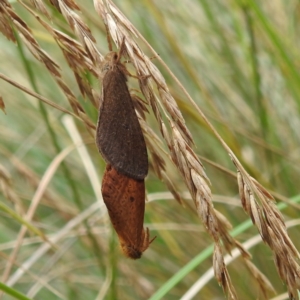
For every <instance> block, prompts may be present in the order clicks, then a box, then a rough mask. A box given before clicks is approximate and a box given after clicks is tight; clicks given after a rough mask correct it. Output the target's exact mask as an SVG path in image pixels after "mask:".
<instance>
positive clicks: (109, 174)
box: [102, 165, 145, 250]
mask: <svg viewBox="0 0 300 300" xmlns="http://www.w3.org/2000/svg"><path fill="white" fill-rule="evenodd" d="M102 195H103V200H104V203H105V205H106V207H107V209H108V213H109V216H110V219H111V222H112V224H113V226H114V228H115V230H116V232H117V234H118V237H119V239H120V243H121V244H124V245H126V246H130V247H131V248H133V249H136V250H141V249H142V248H143V247H142V246H143V242H144V240H143V237H144V235H143V225H144V224H143V223H144V214H145V182H144V180H135V179H132V178H129V177H127V176H125V175H123V174H120V173H118V172H117V171H116V170H115V169H114V168H113V167H111V166H109V165H108V166H107V167H106V171H105V174H104V176H103V181H102Z"/></svg>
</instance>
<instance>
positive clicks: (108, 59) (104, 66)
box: [100, 52, 119, 78]
mask: <svg viewBox="0 0 300 300" xmlns="http://www.w3.org/2000/svg"><path fill="white" fill-rule="evenodd" d="M118 62H119V55H118V53H116V52H109V53H108V54H106V55H105V56H104V59H103V61H102V63H101V65H100V76H101V78H103V77H104V76H105V74H106V73H107V71H109V70H111V69H113V68H114V67H115V66H116V65H117V64H118Z"/></svg>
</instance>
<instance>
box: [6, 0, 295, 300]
mask: <svg viewBox="0 0 300 300" xmlns="http://www.w3.org/2000/svg"><path fill="white" fill-rule="evenodd" d="M10 2H11V4H12V6H13V7H14V9H15V11H16V12H17V13H18V14H19V16H20V17H21V18H22V19H23V20H24V21H25V22H26V23H27V25H28V26H29V27H30V28H31V29H32V31H33V34H34V36H35V38H36V39H37V40H38V41H39V43H40V45H41V47H42V48H43V49H44V50H45V51H46V52H47V53H48V54H49V55H50V56H51V57H52V58H53V59H54V60H55V61H56V62H57V63H58V65H59V66H60V68H61V70H62V73H63V76H64V78H63V79H64V81H65V82H66V83H67V85H68V86H69V87H70V88H71V89H72V91H73V92H74V93H75V95H76V96H77V97H78V99H79V101H80V102H81V104H82V105H83V106H84V108H85V110H86V112H87V114H88V115H89V117H90V118H91V119H92V120H93V121H94V122H96V119H97V110H96V109H95V107H93V106H92V105H91V103H90V102H89V101H85V100H84V99H83V98H82V97H81V95H80V91H79V89H78V87H77V84H76V80H75V78H74V77H73V74H72V72H71V70H70V69H69V67H68V65H67V63H66V61H65V60H64V57H63V55H62V53H61V52H60V50H59V48H58V47H57V45H56V44H55V42H54V41H53V39H52V38H51V37H50V36H49V35H48V33H47V32H46V31H45V30H44V29H43V28H42V27H41V26H40V24H39V23H38V22H37V21H36V20H35V19H34V18H33V17H32V16H31V15H30V14H29V13H28V12H27V11H26V10H25V9H24V7H22V6H21V5H20V4H19V2H17V1H10ZM24 2H25V3H27V4H28V5H30V3H31V2H30V1H24ZM114 2H115V3H116V5H117V6H118V7H119V8H120V10H121V11H122V12H123V13H124V15H125V16H126V17H127V18H128V19H129V20H130V21H131V22H132V23H133V25H134V26H135V27H136V28H137V29H138V30H139V31H140V32H141V33H142V35H143V36H144V37H145V38H146V39H147V41H148V42H149V44H151V45H152V47H153V48H154V49H155V50H156V51H157V52H158V53H159V55H160V56H161V58H162V59H163V60H164V61H165V62H166V63H167V65H168V66H169V67H170V69H171V70H172V71H173V72H174V73H175V75H176V76H177V77H178V78H179V80H180V81H181V83H182V84H183V85H184V86H185V88H186V89H187V90H188V92H189V93H190V94H191V96H192V97H193V99H194V100H195V101H196V102H197V104H198V105H199V107H201V109H202V110H203V112H204V113H205V114H206V116H207V117H208V118H209V120H210V121H211V122H212V123H213V125H214V126H215V128H216V129H217V131H218V132H219V134H220V135H221V136H222V138H223V139H224V140H225V141H226V143H227V144H228V145H229V146H230V147H231V149H232V150H233V151H234V153H235V154H236V156H237V157H238V159H239V160H240V161H241V162H242V164H243V166H244V167H245V168H246V169H247V171H248V172H249V173H250V174H251V176H253V177H254V178H256V179H257V180H258V181H259V182H260V183H261V184H263V185H264V186H265V187H266V188H268V189H269V190H271V191H273V192H274V193H275V196H276V199H277V200H278V202H282V201H283V202H286V203H287V205H282V213H283V214H284V217H285V220H286V221H295V222H294V223H291V224H292V225H291V227H290V228H289V234H290V236H291V238H292V240H293V241H294V243H295V245H296V247H297V248H298V249H299V248H300V244H299V231H298V224H299V206H298V205H297V201H299V198H300V197H299V186H300V184H299V178H300V130H299V129H300V118H299V111H300V110H299V108H300V76H299V38H298V37H299V32H300V23H299V14H300V3H299V1H297V0H290V1H285V0H273V1H258V0H256V1H255V0H243V1H242V0H215V1H209V0H198V1H197V0H184V1H176V0H174V1H156V0H147V1H137V0H135V1H133V0H118V1H117V0H116V1H114ZM77 3H78V5H79V6H80V8H81V17H82V19H83V20H85V22H86V24H87V25H88V26H89V27H90V29H91V31H92V33H93V35H94V37H95V38H96V40H97V44H98V47H99V48H98V49H99V51H100V52H101V53H103V54H105V53H107V51H108V46H107V42H106V36H105V30H104V26H103V23H102V21H101V19H100V18H99V16H97V14H96V13H95V10H94V7H93V3H92V1H82V0H81V1H80V0H78V1H77ZM49 9H50V5H49ZM52 14H53V24H52V25H53V26H54V27H55V28H57V29H59V30H61V31H63V32H65V33H66V34H68V35H70V36H72V37H74V36H73V33H72V31H71V30H70V28H68V25H67V23H66V22H65V20H64V19H63V17H62V16H61V15H60V14H59V13H58V12H57V11H55V10H54V9H52ZM137 41H138V40H137ZM138 42H139V41H138ZM140 47H141V48H143V50H144V51H145V52H146V53H147V51H148V50H147V48H146V47H145V45H143V44H142V43H141V44H140ZM149 55H150V56H151V54H150V53H149ZM154 63H156V62H155V59H154ZM157 67H158V68H159V69H160V70H161V72H162V73H163V75H164V76H165V78H166V81H167V84H168V86H169V88H170V90H171V91H172V94H173V95H174V97H175V99H176V101H177V103H178V105H179V107H180V109H181V111H182V113H183V116H184V117H185V120H186V123H187V126H188V128H189V129H190V130H191V132H192V134H193V137H194V140H195V144H196V145H195V146H196V148H195V149H196V153H197V154H199V156H200V157H201V158H203V160H202V162H203V164H204V166H205V168H206V171H207V174H208V176H209V178H210V180H211V182H212V191H213V194H214V200H215V202H214V205H215V207H216V209H218V210H219V211H220V212H222V213H223V214H224V215H225V216H226V217H227V218H228V220H229V221H230V222H231V223H232V225H233V228H234V230H235V232H236V234H237V239H238V240H239V241H241V242H246V241H249V240H250V239H251V238H253V237H254V236H256V235H257V234H258V233H257V230H256V229H255V228H254V227H253V226H250V222H249V220H248V217H247V215H246V214H245V213H244V211H243V209H242V208H241V204H240V201H239V197H238V188H237V182H236V178H235V177H234V174H235V173H234V172H235V168H234V166H233V165H232V163H231V161H230V159H229V157H228V154H227V153H226V152H225V151H224V149H223V148H222V147H221V145H220V143H219V142H218V141H217V140H216V139H215V137H214V136H213V134H212V133H211V131H210V130H209V128H208V127H207V126H206V124H205V123H204V122H203V120H202V119H201V117H200V116H199V115H198V114H197V113H196V112H195V111H194V109H193V108H192V106H191V105H190V103H189V102H188V101H187V100H186V99H185V97H184V96H183V94H182V92H181V90H180V89H179V87H178V86H177V85H176V84H175V83H174V82H173V80H172V79H171V77H170V76H169V74H168V73H167V72H166V70H164V69H163V68H162V66H160V65H159V64H157ZM0 72H1V73H3V74H5V75H6V76H8V77H10V78H11V79H13V80H14V81H16V82H18V83H20V84H21V85H24V86H26V87H28V88H29V89H31V90H34V91H35V92H37V93H39V94H41V95H43V96H45V97H46V98H48V99H50V100H51V101H53V102H55V103H57V104H59V105H61V106H63V107H65V108H66V109H68V110H71V108H70V106H69V104H68V102H67V101H66V99H65V97H64V95H63V94H62V93H61V91H60V90H59V88H58V87H57V85H56V83H55V82H54V81H53V79H52V78H51V77H50V76H49V74H48V73H47V72H45V69H44V67H43V65H41V64H40V63H39V62H38V61H36V60H35V59H34V58H33V57H32V55H31V54H30V53H29V51H28V50H27V49H26V47H24V45H23V44H22V42H20V44H19V45H18V47H16V46H15V45H14V44H13V43H12V42H10V41H8V40H7V39H6V38H5V37H4V36H2V35H1V36H0ZM89 80H90V83H91V85H92V86H93V87H94V89H95V90H96V91H97V92H99V91H100V84H99V83H98V81H97V80H96V79H95V78H93V77H89ZM132 82H133V83H132V85H133V86H134V84H135V83H134V81H132ZM0 94H1V96H2V97H3V100H4V103H5V106H6V115H5V114H4V113H2V112H0V167H1V170H0V171H1V174H2V175H1V178H4V177H5V176H3V174H6V173H7V174H8V175H9V178H10V181H5V180H2V181H1V179H0V184H1V189H2V193H0V201H1V207H0V208H1V210H0V214H1V222H0V250H1V261H0V270H3V272H4V269H5V267H6V266H7V257H8V256H9V255H10V254H11V252H12V251H13V249H14V247H15V243H14V242H15V241H16V240H17V237H18V234H19V231H20V227H21V225H22V223H21V222H23V220H20V218H18V217H16V216H14V215H13V213H12V212H15V213H17V216H19V217H20V216H21V217H24V211H26V210H27V208H28V206H29V204H30V201H31V200H32V198H33V195H34V194H35V192H36V190H37V184H38V183H39V182H40V180H41V179H42V177H43V175H44V174H45V172H46V170H47V168H48V167H49V165H50V164H51V162H53V160H54V158H55V157H57V155H58V153H59V152H60V151H61V150H63V149H65V148H67V147H68V146H70V145H72V144H73V142H72V140H71V138H70V136H69V133H68V131H67V130H66V128H65V126H66V125H65V123H64V122H63V121H62V119H63V116H64V113H62V112H60V111H58V110H56V109H54V108H52V107H49V106H46V105H44V104H41V102H38V100H36V99H34V98H32V97H30V96H28V95H26V94H25V93H23V92H21V91H20V90H19V89H17V88H15V87H13V86H11V85H9V84H8V83H6V82H4V81H0ZM75 122H76V126H77V129H78V131H79V133H80V135H81V137H82V139H83V141H84V142H85V143H86V148H87V150H88V155H89V157H90V159H91V160H92V162H93V164H94V167H95V168H96V170H97V172H98V176H99V177H98V181H99V183H100V181H101V176H102V174H103V170H104V165H105V164H104V162H103V160H102V158H101V157H100V155H99V154H98V151H97V149H96V147H95V144H94V142H93V139H92V137H91V135H89V133H88V132H87V131H86V129H85V127H84V126H83V124H82V123H81V122H79V121H75ZM47 123H48V125H47ZM149 124H150V125H151V126H152V127H153V128H154V130H155V131H156V132H157V133H158V130H157V125H156V124H155V121H154V119H152V118H151V117H150V118H149ZM49 128H50V129H51V131H52V135H53V136H52V138H51V132H50V131H49ZM59 149H60V150H59ZM21 168H22V170H23V172H21V171H20V169H21ZM168 168H170V169H174V172H173V178H172V180H173V181H174V182H175V183H176V188H177V189H178V190H179V191H180V192H182V193H183V192H185V191H186V187H185V185H184V182H183V180H182V178H181V176H180V175H179V173H178V172H176V171H175V168H174V166H172V165H168ZM66 170H67V171H66ZM5 178H6V177H5ZM146 185H147V192H148V198H149V200H154V199H155V200H158V201H149V202H148V203H147V206H146V216H145V223H146V226H148V227H149V228H150V231H151V233H152V235H157V238H156V240H155V242H153V244H152V245H151V247H150V248H149V249H148V250H147V251H146V252H145V254H144V255H143V258H142V259H140V260H138V261H132V260H129V259H126V258H124V257H123V256H122V254H121V251H120V250H119V246H118V241H117V238H116V237H115V235H114V233H113V231H112V230H111V226H110V223H109V220H108V217H107V215H106V214H104V215H102V214H100V212H99V214H98V215H97V213H94V214H93V215H92V216H91V218H90V219H89V220H87V221H85V222H84V221H83V222H82V224H81V226H77V227H76V228H74V229H72V230H71V231H70V232H68V234H67V235H66V236H65V237H64V238H63V239H61V240H60V241H59V243H58V244H57V246H56V247H57V248H56V249H52V250H49V251H47V252H46V253H45V254H43V255H42V256H41V257H40V258H39V259H38V260H37V261H36V263H35V264H33V265H32V266H31V267H30V273H26V274H25V275H24V276H22V277H21V278H20V279H19V280H18V281H17V282H16V283H15V284H14V285H13V286H12V289H11V290H9V291H8V292H9V293H13V292H14V291H15V292H16V291H19V292H21V293H22V294H24V295H27V297H29V298H30V299H33V298H34V299H50V300H51V299H151V300H158V299H167V300H168V299H170V300H171V299H180V297H182V296H183V295H184V293H186V292H187V291H188V290H189V288H190V287H191V286H192V285H193V284H194V282H195V281H196V280H198V279H199V278H200V277H201V276H203V274H204V273H205V272H206V271H207V270H208V269H210V268H211V266H212V260H211V253H212V251H211V248H209V246H210V245H211V244H212V240H211V239H210V237H209V236H208V234H207V233H206V231H205V229H204V228H203V226H202V224H201V222H200V219H199V218H198V216H197V214H196V212H195V209H194V204H193V202H192V201H190V199H189V197H188V196H187V197H186V200H185V207H182V206H180V205H179V204H178V203H177V202H176V201H175V200H173V198H172V197H171V196H170V194H169V193H167V188H166V186H165V185H164V184H163V183H161V182H160V181H159V180H158V179H157V178H156V177H155V175H154V174H153V173H152V172H150V174H149V176H148V177H147V180H146ZM5 188H9V190H10V191H11V193H12V192H14V193H15V200H16V201H15V202H12V201H9V199H8V198H9V197H7V195H6V194H5V192H3V190H5ZM74 195H75V196H74ZM96 201H97V199H96V195H95V193H94V191H93V189H92V187H91V182H90V180H89V177H88V175H87V172H86V170H85V169H84V166H83V163H82V161H81V158H80V156H79V155H78V153H77V151H76V149H74V150H73V151H71V152H70V154H69V155H67V157H66V159H65V161H64V165H60V166H59V167H58V169H57V171H56V172H55V174H54V176H53V178H52V179H51V181H50V183H49V184H48V186H47V189H46V193H45V195H44V196H43V197H42V200H41V202H40V204H39V206H38V208H37V210H36V212H35V215H34V219H33V221H32V222H30V223H31V225H32V226H33V227H34V228H35V230H36V229H39V230H40V231H39V232H32V231H31V233H28V234H27V235H26V237H25V239H24V241H23V245H22V247H21V249H20V252H19V254H18V256H17V259H16V263H17V264H16V265H14V266H13V270H12V272H11V274H10V276H12V274H14V273H15V272H17V270H18V269H19V268H20V266H21V265H22V264H24V262H25V261H27V260H28V259H29V258H34V257H35V256H36V255H37V249H39V248H40V247H41V245H42V244H43V243H46V242H45V241H42V240H41V239H40V238H37V237H36V236H37V235H41V233H40V232H43V233H44V234H45V235H49V236H51V235H55V234H56V233H58V232H59V231H60V230H61V229H62V228H63V227H64V226H66V224H67V223H68V222H70V221H71V220H72V219H73V218H75V217H76V216H77V215H78V214H80V213H81V212H82V211H84V210H85V209H87V208H88V207H90V206H92V205H93V204H94V203H95V202H96ZM291 202H292V203H293V205H291V204H290V203H291ZM8 208H10V209H11V211H10V210H8ZM245 224H246V225H245ZM241 225H245V226H244V227H241ZM247 225H248V226H247ZM92 232H93V233H92ZM205 249H208V250H206V251H207V252H204V251H205ZM206 253H207V255H205V254H206ZM250 253H251V254H252V256H253V262H254V264H255V265H256V266H257V267H258V268H259V269H260V270H261V271H262V272H263V273H264V274H265V275H266V277H267V278H268V279H269V280H270V281H271V283H272V284H273V286H274V288H275V289H276V291H277V293H278V295H280V294H284V293H285V291H286V289H285V286H284V285H283V284H282V282H281V281H280V278H279V276H278V274H277V272H276V268H275V266H274V263H273V259H272V254H271V252H270V250H269V249H268V248H267V246H265V245H264V244H263V243H262V242H259V243H258V244H257V245H255V246H254V247H253V248H251V250H250ZM229 271H230V275H231V278H232V282H233V285H234V286H235V288H236V290H237V293H238V295H239V297H240V299H262V297H263V296H262V294H261V293H260V291H259V288H258V285H257V284H256V282H255V280H254V279H253V278H252V277H251V275H250V274H249V273H248V271H247V269H246V268H245V266H244V264H243V262H242V260H241V259H240V258H237V259H235V260H234V261H233V262H232V263H231V265H230V266H229ZM33 275H35V277H34V276H33ZM174 276H175V277H174ZM9 278H11V277H9ZM39 282H47V283H48V284H49V285H50V286H52V287H53V288H54V289H55V290H57V291H59V293H60V294H59V295H57V294H55V293H53V291H51V290H50V289H49V288H48V287H45V286H43V284H39ZM0 288H1V287H0ZM3 288H5V286H4V287H3ZM272 296H275V295H269V297H270V298H272ZM15 297H16V298H17V299H25V298H22V296H21V295H17V296H15ZM200 298H201V299H223V298H225V295H224V293H223V291H222V289H221V288H220V287H219V286H218V284H217V282H216V280H215V279H214V278H213V277H212V278H211V280H209V281H208V282H207V283H206V284H205V286H204V287H203V288H202V289H201V290H200V291H199V293H198V294H197V296H196V297H195V299H200ZM3 299H11V298H10V296H7V295H4V296H3ZM281 299H287V298H281Z"/></svg>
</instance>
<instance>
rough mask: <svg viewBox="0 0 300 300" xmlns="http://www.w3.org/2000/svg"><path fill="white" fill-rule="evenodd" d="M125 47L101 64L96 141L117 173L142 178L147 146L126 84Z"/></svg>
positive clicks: (145, 173)
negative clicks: (100, 98) (100, 93)
mask: <svg viewBox="0 0 300 300" xmlns="http://www.w3.org/2000/svg"><path fill="white" fill-rule="evenodd" d="M122 45H124V42H123V43H122ZM123 47H124V46H121V48H120V51H119V54H118V53H116V52H110V53H108V54H107V55H106V56H105V58H104V61H103V63H102V67H101V72H102V78H103V79H102V101H101V105H100V109H99V119H98V125H97V131H96V144H97V147H98V149H99V151H100V153H101V154H102V156H103V158H104V159H105V161H106V162H107V163H109V164H111V165H112V166H113V167H114V168H115V169H116V170H117V171H118V172H120V173H122V174H124V175H127V176H129V177H130V178H134V179H137V180H141V179H144V178H145V177H146V175H147V173H148V156H147V148H146V143H145V140H144V136H143V133H142V129H141V126H140V123H139V121H138V118H137V115H136V112H135V110H134V106H133V102H132V99H131V96H130V93H129V90H128V87H127V75H128V74H129V72H128V71H127V69H126V67H125V66H124V65H123V64H122V63H121V62H120V58H121V53H122V48H123Z"/></svg>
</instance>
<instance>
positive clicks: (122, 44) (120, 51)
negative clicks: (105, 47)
mask: <svg viewBox="0 0 300 300" xmlns="http://www.w3.org/2000/svg"><path fill="white" fill-rule="evenodd" d="M125 46H126V45H125V37H123V38H122V42H121V46H120V49H119V53H118V58H117V61H116V63H118V62H119V61H120V59H121V57H122V55H123V53H124V52H125Z"/></svg>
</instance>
